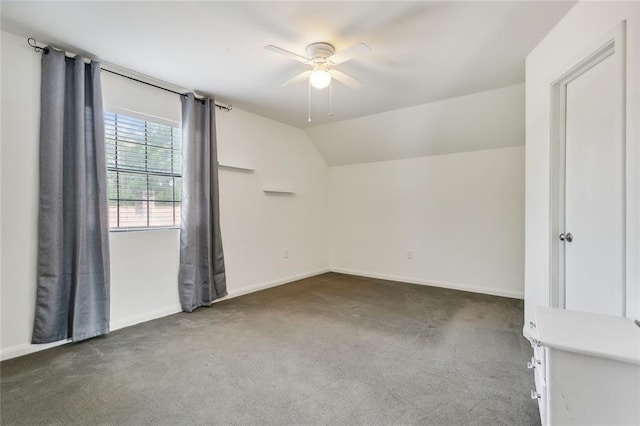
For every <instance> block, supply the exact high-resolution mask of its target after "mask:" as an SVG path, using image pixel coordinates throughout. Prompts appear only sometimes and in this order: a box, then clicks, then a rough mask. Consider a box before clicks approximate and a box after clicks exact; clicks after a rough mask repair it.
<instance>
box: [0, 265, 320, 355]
mask: <svg viewBox="0 0 640 426" xmlns="http://www.w3.org/2000/svg"><path fill="white" fill-rule="evenodd" d="M327 272H329V269H328V268H323V269H318V270H316V271H312V272H307V273H304V274H299V275H293V276H290V277H286V278H280V279H277V280H272V281H267V282H264V283H260V284H256V285H252V286H250V287H245V288H243V289H241V290H237V291H231V292H229V294H228V295H227V296H225V297H223V298H221V299H217V300H215V301H214V303H216V302H222V301H224V300H229V299H232V298H234V297H238V296H243V295H245V294H249V293H254V292H256V291H260V290H265V289H267V288H271V287H276V286H279V285H283V284H288V283H290V282H293V281H297V280H301V279H304V278H309V277H313V276H316V275H320V274H324V273H327ZM180 311H182V309H181V308H180V305H179V304H176V305H173V306H167V307H164V308H162V309H155V310H153V311H148V312H144V313H142V314H140V315H134V316H131V317H127V318H124V319H120V320H117V321H112V322H111V331H115V330H119V329H121V328H125V327H129V326H132V325H136V324H140V323H143V322H147V321H151V320H154V319H158V318H162V317H166V316H168V315H173V314H175V313H178V312H180ZM70 342H71V339H68V340H61V341H59V342H53V343H47V344H44V345H32V344H30V343H23V344H21V345H15V346H11V347H8V348H6V349H2V350H0V360H2V361H4V360H6V359H11V358H16V357H19V356H23V355H28V354H31V353H34V352H39V351H43V350H45V349H49V348H53V347H56V346H60V345H64V344H66V343H70Z"/></svg>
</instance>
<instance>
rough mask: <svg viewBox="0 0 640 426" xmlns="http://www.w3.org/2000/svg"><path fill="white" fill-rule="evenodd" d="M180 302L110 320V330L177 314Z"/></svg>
mask: <svg viewBox="0 0 640 426" xmlns="http://www.w3.org/2000/svg"><path fill="white" fill-rule="evenodd" d="M181 311H182V308H180V304H178V303H176V304H175V305H172V306H167V307H164V308H161V309H154V310H153V311H147V312H143V313H141V314H139V315H133V316H130V317H127V318H124V319H121V320H117V321H111V331H115V330H119V329H121V328H125V327H130V326H132V325H136V324H140V323H143V322H147V321H151V320H154V319H158V318H162V317H166V316H168V315H173V314H177V313H178V312H181Z"/></svg>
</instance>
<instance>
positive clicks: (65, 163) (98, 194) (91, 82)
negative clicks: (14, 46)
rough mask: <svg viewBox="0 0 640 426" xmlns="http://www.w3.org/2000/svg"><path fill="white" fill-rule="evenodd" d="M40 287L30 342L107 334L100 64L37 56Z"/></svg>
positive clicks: (59, 56) (58, 55) (56, 54)
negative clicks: (39, 67)
mask: <svg viewBox="0 0 640 426" xmlns="http://www.w3.org/2000/svg"><path fill="white" fill-rule="evenodd" d="M40 114H41V115H40V206H39V217H38V288H37V296H36V313H35V322H34V326H33V337H32V342H33V343H47V342H54V341H57V340H62V339H67V338H71V339H73V341H79V340H83V339H88V338H91V337H94V336H98V335H101V334H106V333H108V332H109V239H108V237H109V235H108V231H109V229H108V219H107V214H108V210H107V208H108V207H107V177H106V161H105V148H104V117H103V108H102V89H101V83H100V64H98V63H97V62H92V63H90V64H86V63H85V61H84V59H83V58H82V57H75V58H65V54H64V53H63V52H59V51H56V50H54V49H52V48H46V49H45V50H44V52H43V55H42V82H41V110H40Z"/></svg>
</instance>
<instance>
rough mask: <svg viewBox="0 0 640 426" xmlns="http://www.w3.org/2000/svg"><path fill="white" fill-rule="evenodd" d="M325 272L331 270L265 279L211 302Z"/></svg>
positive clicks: (324, 269) (221, 300)
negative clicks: (262, 281)
mask: <svg viewBox="0 0 640 426" xmlns="http://www.w3.org/2000/svg"><path fill="white" fill-rule="evenodd" d="M327 272H331V270H330V269H329V268H322V269H318V270H316V271H312V272H306V273H304V274H299V275H292V276H289V277H286V278H279V279H277V280H272V281H267V282H264V283H260V284H256V285H252V286H249V287H245V288H243V289H241V290H237V291H230V292H229V294H228V295H226V296H225V297H222V298H220V299H216V300H214V301H213V303H217V302H223V301H225V300H229V299H233V298H234V297H238V296H244V295H245V294H249V293H255V292H256V291H260V290H266V289H268V288H271V287H277V286H279V285H283V284H289V283H291V282H294V281H298V280H302V279H304V278H310V277H315V276H316V275H321V274H326V273H327Z"/></svg>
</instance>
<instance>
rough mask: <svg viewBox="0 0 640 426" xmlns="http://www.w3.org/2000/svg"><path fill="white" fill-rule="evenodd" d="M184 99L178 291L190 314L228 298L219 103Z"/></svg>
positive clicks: (181, 302) (186, 96)
mask: <svg viewBox="0 0 640 426" xmlns="http://www.w3.org/2000/svg"><path fill="white" fill-rule="evenodd" d="M181 99H182V150H183V153H182V156H183V160H182V161H183V163H182V164H183V167H182V224H181V226H180V272H179V275H178V291H179V294H180V305H181V306H182V310H183V311H184V312H192V311H193V310H194V309H197V308H199V307H200V306H210V305H211V302H213V301H214V300H215V299H218V298H220V297H224V296H226V295H227V283H226V277H225V269H224V256H223V253H222V236H221V233H220V208H219V194H218V153H217V145H216V121H215V109H216V107H215V103H214V101H213V99H206V100H204V101H201V100H198V99H196V98H195V96H194V95H193V93H189V94H187V95H183V96H181Z"/></svg>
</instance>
